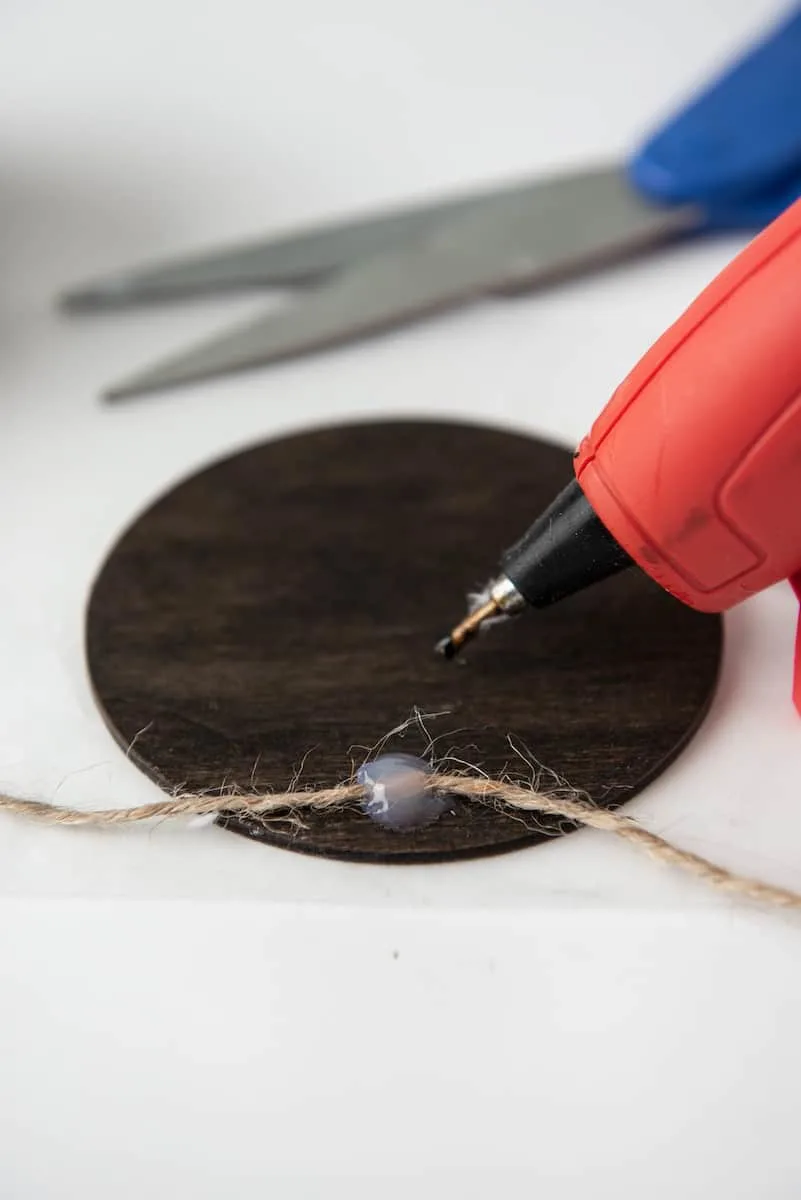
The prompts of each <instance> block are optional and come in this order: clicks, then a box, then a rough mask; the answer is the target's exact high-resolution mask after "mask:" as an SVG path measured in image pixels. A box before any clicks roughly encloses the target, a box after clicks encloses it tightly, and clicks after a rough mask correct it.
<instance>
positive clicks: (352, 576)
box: [87, 422, 721, 861]
mask: <svg viewBox="0 0 801 1200" xmlns="http://www.w3.org/2000/svg"><path fill="white" fill-rule="evenodd" d="M571 474H572V471H571V458H570V454H569V453H568V452H567V451H565V450H563V449H561V448H558V447H555V446H552V445H547V444H545V443H543V442H540V441H536V440H534V439H531V438H527V437H523V436H518V435H515V434H511V433H507V432H500V431H497V430H493V429H487V428H479V427H474V426H465V425H455V424H444V423H433V422H432V423H425V422H406V423H399V422H386V423H372V424H363V425H352V426H341V427H336V428H330V429H321V430H317V431H315V432H312V433H307V434H302V435H299V436H295V437H291V438H286V439H283V440H279V441H274V442H270V443H267V444H265V445H261V446H257V447H256V448H255V449H252V450H249V451H247V452H245V453H242V454H238V455H236V456H234V457H232V458H229V459H227V460H225V461H223V462H220V463H218V464H216V465H214V466H212V467H210V468H209V469H207V470H204V471H202V472H201V473H199V474H197V475H195V476H194V477H192V478H191V479H189V480H187V481H186V482H185V483H183V484H182V485H180V486H179V487H177V488H176V489H175V490H173V491H172V492H170V493H169V494H168V495H166V496H165V497H164V498H163V499H161V500H160V501H159V502H158V503H157V504H156V505H155V506H154V507H153V508H151V509H150V510H149V511H148V512H146V513H145V514H144V515H143V516H142V517H141V518H140V519H139V520H138V521H136V523H135V524H134V525H133V527H132V528H131V529H130V530H129V531H128V532H127V533H126V534H125V535H124V536H123V538H122V539H121V541H120V542H119V544H118V545H117V546H116V548H115V549H114V551H113V552H112V554H111V556H110V557H109V559H108V561H107V562H106V564H105V566H104V567H103V570H102V572H101V574H100V576H99V578H98V580H97V582H96V585H95V587H94V590H93V594H92V597H91V601H90V605H89V612H88V626H87V649H88V658H89V666H90V671H91V676H92V679H93V682H94V687H95V690H96V694H97V697H98V701H99V703H100V705H101V707H102V709H103V711H104V713H105V715H106V718H107V720H108V723H109V725H110V727H111V729H112V730H113V732H114V734H115V736H116V737H117V738H118V739H119V741H120V742H121V743H122V744H123V745H124V746H125V747H126V748H127V747H129V746H130V745H131V743H134V745H133V748H132V750H131V757H132V759H133V761H134V762H136V763H137V764H138V765H139V766H140V767H141V768H142V769H143V770H144V771H146V772H147V773H148V774H149V775H150V776H151V777H152V778H153V779H155V780H156V781H157V782H159V783H160V784H161V785H162V786H163V787H164V788H165V789H173V788H175V787H176V786H185V787H188V788H191V789H216V788H220V787H221V786H225V785H237V786H239V787H241V788H245V789H250V788H252V787H254V786H256V787H259V788H271V789H275V790H280V791H283V790H284V789H285V788H287V786H288V785H289V784H290V782H291V781H292V780H293V779H294V778H295V777H296V775H297V773H298V772H299V771H301V774H300V781H301V783H302V784H305V785H308V786H326V785H331V784H333V783H336V782H338V781H340V780H342V779H344V778H346V777H347V776H349V775H350V773H351V771H352V769H353V767H354V765H356V766H358V765H359V763H360V762H361V761H363V759H364V758H365V757H366V755H367V753H368V752H369V751H370V749H371V748H372V747H374V746H376V744H377V743H378V742H379V741H380V740H381V739H382V738H383V737H384V736H385V735H386V734H387V732H388V731H389V730H391V729H393V728H395V727H396V726H398V725H399V724H401V723H402V722H404V720H406V719H407V718H408V717H409V716H410V715H411V714H412V713H413V712H414V711H415V710H419V711H420V712H422V713H426V714H440V715H437V716H431V717H428V718H426V720H425V725H426V728H427V730H428V732H429V733H430V735H431V737H432V738H433V739H435V744H434V754H435V756H436V757H438V758H440V759H444V760H445V762H444V766H445V767H446V768H448V769H452V768H453V767H454V764H455V763H456V764H458V762H459V761H462V762H467V763H470V764H473V765H476V766H479V767H480V768H481V769H483V770H485V771H487V772H489V773H490V774H492V775H499V774H502V773H503V772H512V773H513V774H514V775H515V776H516V777H519V776H520V775H521V774H525V767H524V764H523V763H522V762H521V761H520V759H519V758H518V757H517V756H516V755H515V753H514V752H513V750H512V748H511V746H510V743H509V737H510V736H511V737H513V738H514V739H515V741H516V743H517V744H518V745H519V746H521V747H525V748H526V749H527V751H528V752H529V753H530V754H531V755H532V756H534V757H535V758H536V759H537V760H538V761H539V762H540V763H542V764H544V765H545V766H546V767H548V768H550V769H551V770H553V771H555V772H557V773H558V774H559V775H560V776H562V777H564V778H565V779H567V780H568V781H569V782H570V783H571V784H573V785H575V786H577V787H580V788H583V789H586V790H587V791H588V792H589V793H590V795H591V796H592V797H593V798H594V799H595V800H596V801H597V802H598V803H601V804H605V805H609V806H612V805H618V804H620V803H623V802H624V801H625V800H626V799H628V798H630V797H631V796H633V795H634V794H635V793H636V792H637V791H638V790H639V789H640V788H642V787H643V786H644V785H645V784H646V783H647V782H648V781H649V780H650V779H652V778H653V777H654V776H655V775H656V774H658V773H659V772H660V771H662V770H663V769H664V768H665V767H666V766H667V765H668V763H670V762H671V760H672V759H673V758H674V757H675V755H676V754H677V753H678V752H679V750H680V749H681V747H682V746H683V745H684V744H685V743H686V741H687V740H688V738H689V737H690V736H691V734H692V733H693V731H694V730H695V729H696V728H697V726H698V724H699V722H700V721H701V719H702V717H703V715H704V713H705V711H706V709H707V706H708V704H709V702H710V699H711V697H712V694H713V691H714V687H715V681H716V677H717V672H718V665H719V659H720V648H721V622H720V620H719V618H717V617H712V616H706V615H702V614H700V613H696V612H692V611H691V610H689V609H687V608H685V607H684V606H683V605H681V604H679V603H678V602H676V601H674V600H672V599H671V598H670V597H669V596H667V595H666V594H665V593H663V592H662V591H661V589H660V588H658V587H656V586H655V585H654V584H652V583H651V582H650V581H649V580H648V579H646V578H645V577H644V576H643V575H642V574H640V573H639V572H638V571H636V570H631V571H629V572H628V573H626V574H624V575H621V576H618V577H617V578H615V579H612V580H609V581H607V582H606V583H603V584H601V585H599V586H597V587H595V588H592V589H589V590H588V591H586V592H585V593H583V594H582V595H579V596H575V597H573V598H571V599H569V600H566V601H564V602H562V603H561V604H559V605H557V606H555V607H554V608H552V609H549V610H545V611H541V612H537V613H527V614H526V615H525V616H523V617H521V618H520V619H519V620H517V621H514V622H511V623H509V624H508V625H505V626H504V627H502V628H498V629H493V630H492V631H491V632H490V633H488V634H487V636H486V637H485V638H483V639H480V640H479V642H478V643H475V644H473V645H472V646H471V647H470V648H469V650H468V651H467V652H466V653H465V656H464V659H463V660H462V661H461V662H456V663H446V662H445V661H444V660H442V659H441V658H439V657H437V656H436V655H435V654H434V653H433V649H432V648H433V645H434V642H435V640H436V639H437V638H438V637H439V636H440V635H441V634H442V633H443V632H444V631H446V630H447V628H448V627H449V625H450V624H451V623H452V621H453V619H454V618H456V617H459V616H461V614H462V609H463V605H464V596H465V593H466V592H467V591H468V590H470V589H472V588H474V587H475V586H477V585H481V584H482V583H483V582H484V581H485V580H486V578H487V575H488V573H490V572H492V570H493V569H494V567H495V565H496V563H497V561H498V556H499V554H500V552H501V551H502V550H503V549H504V548H505V547H506V546H508V545H510V544H511V543H512V542H513V541H514V540H515V539H516V538H517V536H518V535H519V533H520V532H521V531H522V529H523V527H524V526H525V524H526V523H527V522H528V521H529V520H530V519H532V518H533V517H534V516H535V515H536V514H537V512H538V511H539V510H540V509H541V508H543V507H544V506H545V505H546V504H547V503H548V502H550V500H551V499H552V498H553V496H554V495H555V494H556V492H557V491H558V490H559V489H560V488H561V487H562V486H563V485H564V484H565V483H567V482H568V480H569V479H570V477H571ZM426 742H427V735H426V733H425V732H424V731H423V729H421V728H420V727H419V726H418V725H416V724H413V725H412V726H410V727H409V728H408V729H407V730H406V731H405V732H404V733H403V734H397V735H395V736H393V737H391V738H390V739H389V741H388V742H387V746H386V748H387V749H388V750H390V749H391V750H402V751H405V752H408V753H412V754H419V753H421V752H423V751H424V750H425V748H426ZM301 768H302V770H301ZM304 820H305V827H303V828H292V827H290V826H287V825H286V824H277V825H269V826H266V827H265V826H263V825H261V824H256V823H249V822H247V821H243V820H236V821H234V820H231V821H228V822H227V825H228V827H229V828H231V829H233V830H235V831H236V832H239V833H245V834H247V835H248V836H253V837H257V838H260V839H263V840H265V841H269V842H272V843H276V844H280V845H284V846H288V847H290V848H292V849H295V850H301V851H306V852H310V853H318V854H326V855H333V856H337V857H342V858H357V859H359V858H363V859H372V860H381V861H420V860H421V859H423V860H425V859H439V858H447V857H451V856H467V855H475V854H481V853H491V852H497V851H502V850H509V849H512V848H515V847H518V846H520V845H522V844H526V843H531V842H534V841H537V840H541V839H542V838H543V837H544V836H548V835H549V834H550V835H552V834H553V833H554V832H556V831H555V830H554V829H553V828H551V829H550V830H543V829H541V828H537V827H533V826H527V825H526V824H524V823H522V822H521V820H520V818H519V816H513V815H508V814H502V813H497V812H494V811H491V810H488V809H484V808H481V807H478V806H475V805H468V804H466V803H463V802H460V801H459V800H458V798H457V799H456V800H455V803H454V807H453V811H452V812H450V813H448V814H446V815H445V816H443V817H442V818H441V819H440V820H439V821H438V822H437V823H436V824H434V825H431V826H429V827H428V828H426V829H423V830H419V831H417V832H414V833H403V834H401V833H394V832H391V831H388V830H385V829H383V828H381V827H380V826H379V825H377V824H375V823H374V822H372V821H371V820H370V819H369V818H367V817H365V816H363V815H362V814H361V813H359V812H351V811H348V812H343V813H339V814H333V815H332V814H324V815H315V814H312V813H309V814H306V815H305V816H304ZM543 824H545V823H544V822H543Z"/></svg>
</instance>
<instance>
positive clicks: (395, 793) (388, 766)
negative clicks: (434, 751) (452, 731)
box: [356, 754, 451, 831]
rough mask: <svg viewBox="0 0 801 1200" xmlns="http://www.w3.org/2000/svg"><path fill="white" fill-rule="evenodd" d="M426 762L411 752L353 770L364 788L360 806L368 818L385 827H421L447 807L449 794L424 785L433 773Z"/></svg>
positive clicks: (430, 821)
mask: <svg viewBox="0 0 801 1200" xmlns="http://www.w3.org/2000/svg"><path fill="white" fill-rule="evenodd" d="M432 773H433V772H432V770H431V767H430V766H429V765H428V763H426V762H423V760H422V759H421V758H415V757H414V756H413V755H412V754H384V755H382V756H381V758H377V759H375V761H374V762H368V763H365V764H364V766H362V767H359V770H358V771H357V773H356V779H357V781H358V782H359V783H360V784H361V785H362V787H363V788H364V789H365V791H366V793H367V794H366V796H365V798H364V800H363V801H362V808H363V809H364V811H365V812H366V813H367V815H368V817H372V819H373V820H374V821H377V822H378V824H379V825H383V826H385V828H387V829H394V830H397V831H402V830H406V829H421V828H422V827H423V826H425V825H430V824H431V823H432V822H433V821H436V820H437V819H438V818H439V817H441V816H442V814H443V813H444V812H445V811H446V810H447V808H448V806H449V804H450V802H451V801H450V799H449V797H448V796H441V795H435V794H434V793H433V792H431V791H429V790H428V789H427V787H426V783H427V781H428V778H429V776H430V775H431V774H432Z"/></svg>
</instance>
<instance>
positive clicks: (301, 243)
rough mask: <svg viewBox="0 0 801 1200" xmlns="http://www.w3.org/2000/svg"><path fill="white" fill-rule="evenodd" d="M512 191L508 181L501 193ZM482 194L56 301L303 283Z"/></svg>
mask: <svg viewBox="0 0 801 1200" xmlns="http://www.w3.org/2000/svg"><path fill="white" fill-rule="evenodd" d="M520 188H521V185H520V184H516V185H515V186H514V187H513V188H507V189H506V192H510V193H511V192H517V191H519V190H520ZM489 194H494V193H478V194H474V195H471V196H458V197H454V198H449V199H447V200H443V201H440V202H439V203H436V204H420V205H418V206H416V207H409V208H405V209H396V210H392V211H387V212H385V213H379V214H376V215H374V216H369V217H362V218H356V219H354V220H350V221H341V222H332V223H331V224H328V225H323V226H318V227H316V228H315V229H311V230H308V231H303V230H301V231H300V232H298V233H291V234H289V235H282V236H278V237H274V238H267V239H260V240H258V241H253V242H247V243H243V244H241V245H238V246H231V247H228V248H226V249H223V250H217V251H214V252H212V253H208V254H197V255H193V256H191V257H188V258H180V259H174V260H172V261H170V262H165V263H155V264H152V265H150V266H144V267H137V268H134V269H132V270H129V271H119V272H117V273H115V274H112V275H107V276H105V277H103V278H102V279H97V280H95V281H94V282H90V283H86V284H82V285H81V286H79V287H76V288H74V289H71V290H70V291H68V292H66V293H65V294H64V295H63V296H62V297H61V301H60V303H61V305H62V306H63V307H64V308H67V309H70V310H73V311H84V310H85V311H91V310H95V309H105V308H115V307H118V308H122V307H125V306H127V305H134V304H145V303H149V302H151V301H159V300H175V299H181V298H183V297H186V296H192V295H203V294H208V293H213V292H220V291H227V290H230V291H234V290H239V289H243V290H244V289H248V288H260V287H261V288H263V287H289V286H293V285H298V284H303V283H309V282H312V281H314V280H317V279H322V278H325V276H326V275H331V274H333V273H334V272H335V271H338V270H341V269H344V268H346V267H348V266H351V265H353V263H355V262H357V261H359V260H360V259H362V258H368V257H370V256H372V255H374V254H380V253H381V252H382V251H385V250H387V249H388V248H389V247H390V246H393V245H400V244H402V243H406V242H409V241H413V240H414V239H415V238H419V237H422V236H424V235H425V233H426V231H427V230H429V229H431V228H432V227H433V226H434V225H436V224H438V223H439V222H440V221H441V220H443V219H444V218H449V217H451V216H453V217H459V216H461V215H462V214H464V213H466V212H469V211H471V210H473V209H476V208H477V207H479V206H482V205H484V204H486V202H487V196H488V195H489ZM502 194H503V193H502Z"/></svg>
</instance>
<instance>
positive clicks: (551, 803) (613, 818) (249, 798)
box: [0, 774, 801, 909]
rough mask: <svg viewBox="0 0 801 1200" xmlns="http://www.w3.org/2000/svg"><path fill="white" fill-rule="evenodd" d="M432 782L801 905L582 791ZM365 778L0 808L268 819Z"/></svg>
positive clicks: (85, 816)
mask: <svg viewBox="0 0 801 1200" xmlns="http://www.w3.org/2000/svg"><path fill="white" fill-rule="evenodd" d="M427 787H428V788H429V790H430V791H432V792H433V793H435V794H438V795H442V794H448V795H458V796H461V797H464V798H466V799H469V800H472V801H474V802H475V803H478V804H488V805H491V806H493V807H497V808H504V807H505V808H507V809H514V810H518V811H519V812H520V813H530V814H544V815H547V816H555V817H562V818H564V819H565V820H567V821H570V822H574V823H575V824H577V825H584V826H587V827H588V828H590V829H600V830H603V831H604V832H606V833H612V834H614V835H615V836H616V837H619V838H622V839H623V840H624V841H626V842H630V843H632V844H633V845H635V846H638V847H639V848H640V849H641V850H643V851H644V852H645V853H646V854H648V855H650V857H651V858H654V859H657V860H658V861H659V862H662V863H666V864H667V865H668V866H672V867H679V868H681V869H682V870H683V871H688V872H689V873H690V874H691V875H695V876H697V877H698V878H699V879H702V880H703V881H704V882H705V883H707V884H709V885H710V886H712V887H714V888H717V889H718V890H720V891H723V892H729V893H731V894H733V895H735V896H739V897H743V898H746V899H749V900H755V901H758V902H759V903H762V904H769V905H773V906H776V907H779V908H793V909H798V908H801V895H799V894H798V893H797V892H793V891H790V890H789V889H788V888H782V887H776V886H774V885H773V884H770V883H762V882H760V881H759V880H757V879H750V878H748V877H747V876H745V875H738V874H736V873H735V872H734V871H728V870H726V869H725V868H724V867H720V866H717V865H716V864H715V863H713V862H710V861H709V860H708V859H706V858H703V857H702V856H701V855H699V854H692V853H691V852H690V851H688V850H682V849H680V847H678V846H676V845H674V844H673V843H672V842H669V841H667V840H666V839H665V838H663V837H660V836H659V835H658V834H656V833H651V831H650V830H648V829H645V828H643V826H642V825H640V824H639V823H638V822H637V821H635V820H634V819H633V818H632V817H628V816H625V815H623V814H622V813H619V812H610V811H609V810H608V809H603V808H598V807H597V806H596V805H594V804H593V803H592V802H591V801H590V800H588V799H587V798H586V797H585V796H583V795H582V794H581V793H579V792H573V793H571V794H569V795H568V794H562V791H561V790H560V792H559V793H558V794H548V793H546V792H541V791H538V790H536V789H535V788H533V787H526V786H523V785H520V784H516V783H510V782H505V781H503V780H497V779H488V778H486V777H484V776H480V777H476V776H470V775H447V774H435V775H432V776H431V777H430V779H429V781H428V783H427ZM366 796H367V792H366V789H365V788H364V787H363V786H362V785H361V784H356V783H347V784H341V785H339V786H337V787H332V788H323V789H320V790H318V791H291V792H283V793H266V794H252V795H198V794H195V793H190V792H182V793H179V794H177V795H175V796H171V797H169V798H166V799H164V800H156V801H155V802H154V803H152V804H140V805H137V806H136V807H135V808H109V809H92V810H83V809H78V808H62V807H60V806H58V805H56V804H49V803H47V802H45V801H41V800H20V799H17V798H15V797H13V796H6V795H2V794H0V811H3V810H4V811H5V812H9V813H15V814H17V815H18V816H23V817H30V818H33V819H34V820H37V821H42V822H46V823H48V824H52V825H92V826H96V827H104V828H105V827H109V826H113V825H131V824H134V823H136V822H140V821H157V820H163V819H165V818H171V817H195V816H209V815H218V814H223V815H224V814H230V815H234V814H236V815H238V816H249V817H260V818H261V819H263V820H268V819H270V818H280V817H285V816H286V815H288V814H296V813H302V811H303V810H304V809H306V810H312V809H313V810H316V811H318V812H319V811H325V810H328V811H331V810H332V809H339V808H345V807H347V806H350V805H356V804H358V803H360V802H361V801H363V800H365V798H366Z"/></svg>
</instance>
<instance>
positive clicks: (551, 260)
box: [109, 169, 702, 399]
mask: <svg viewBox="0 0 801 1200" xmlns="http://www.w3.org/2000/svg"><path fill="white" fill-rule="evenodd" d="M701 223H702V216H701V214H700V213H699V212H698V211H697V210H696V209H694V208H689V207H683V208H681V209H665V208H655V207H654V206H652V205H650V204H647V203H646V202H645V201H643V200H642V199H641V198H640V197H638V196H637V195H635V193H634V192H633V191H631V189H630V188H629V187H628V185H627V184H626V182H625V180H624V178H623V175H622V173H621V172H620V171H619V170H618V169H604V170H599V171H594V172H583V173H581V174H574V175H570V176H564V177H562V178H560V179H557V180H552V181H550V182H548V183H541V184H539V185H538V186H537V187H533V188H531V189H529V191H528V192H527V193H526V194H523V193H522V192H518V193H516V194H515V195H505V196H502V197H497V196H496V197H495V198H494V200H493V202H492V203H491V204H489V203H485V204H484V205H483V206H482V207H481V208H480V209H476V210H474V211H472V212H468V213H465V214H463V215H462V216H461V217H459V218H457V219H452V220H448V221H445V222H442V223H440V225H439V226H438V227H437V228H436V229H435V230H434V232H432V233H431V234H430V235H429V236H428V237H425V238H422V239H420V240H419V241H417V242H416V243H414V244H413V245H411V246H408V247H405V248H403V249H400V250H393V251H390V252H387V253H385V254H381V255H377V256H375V257H373V258H370V259H366V260H364V261H363V262H359V263H357V264H356V265H355V266H354V267H353V268H352V269H351V270H349V271H345V272H342V273H341V274H339V275H337V276H335V277H333V278H332V279H331V280H329V281H327V282H326V283H324V284H322V285H321V286H320V287H319V288H317V289H316V290H315V291H314V292H312V293H310V294H308V295H306V296H304V297H303V298H301V299H300V300H299V301H298V302H297V303H296V304H294V305H292V306H291V307H289V308H288V309H287V310H285V311H284V312H281V313H279V314H278V315H277V316H273V315H270V316H265V317H263V318H261V319H259V320H256V321H254V322H252V323H251V324H248V325H245V326H241V327H238V328H236V329H233V330H231V331H230V332H229V333H227V334H223V335H222V336H221V337H218V338H214V339H212V340H211V341H208V342H205V343H203V344H202V345H200V346H198V347H196V348H195V349H193V350H190V351H188V352H187V353H185V354H181V355H178V356H176V357H174V358H171V359H169V360H167V361H166V362H163V363H161V364H159V365H158V366H156V367H153V368H151V369H150V370H148V371H144V372H143V373H141V374H139V375H136V376H134V377H133V378H132V379H129V380H126V381H125V382H123V383H121V384H119V385H118V386H117V387H115V388H113V389H112V391H111V392H110V393H109V398H114V399H117V398H121V397H124V396H132V395H135V394H137V393H140V392H145V391H154V390H157V389H161V388H168V387H174V386H177V385H179V384H184V383H190V382H193V381H198V380H201V379H207V378H210V377H212V376H216V375H222V374H227V373H229V372H231V371H236V370H242V369H244V368H248V367H256V366H263V365H265V364H267V363H271V362H276V361H278V360H280V359H287V358H292V357H296V356H298V355H302V354H308V353H311V352H312V351H316V350H321V349H324V348H326V347H330V346H334V345H337V344H341V343H344V342H350V341H353V340H356V339H358V338H363V337H366V336H369V335H371V334H376V333H380V332H382V331H384V330H387V329H390V328H392V327H393V326H398V325H403V324H406V323H408V322H410V321H413V320H416V319H419V318H421V317H424V316H426V315H427V314H430V313H432V312H435V311H437V310H441V309H445V308H450V307H453V306H454V305H457V304H463V303H466V302H468V301H470V300H474V299H476V298H478V297H480V296H482V295H487V294H489V293H493V292H511V291H519V290H523V289H524V288H532V287H535V286H538V285H540V284H544V283H547V282H551V281H553V280H555V279H558V278H560V277H565V276H568V275H571V274H575V273H580V272H582V271H587V270H590V269H593V268H597V267H599V266H603V265H604V264H607V263H611V262H614V261H617V260H620V259H622V258H624V257H627V256H630V255H633V254H636V253H637V252H640V251H642V250H644V249H647V248H649V247H653V246H655V245H657V244H659V243H662V242H664V241H666V240H668V239H670V238H673V237H676V236H678V235H679V234H681V233H684V232H687V231H689V230H691V229H694V228H698V227H699V226H700V225H701Z"/></svg>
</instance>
